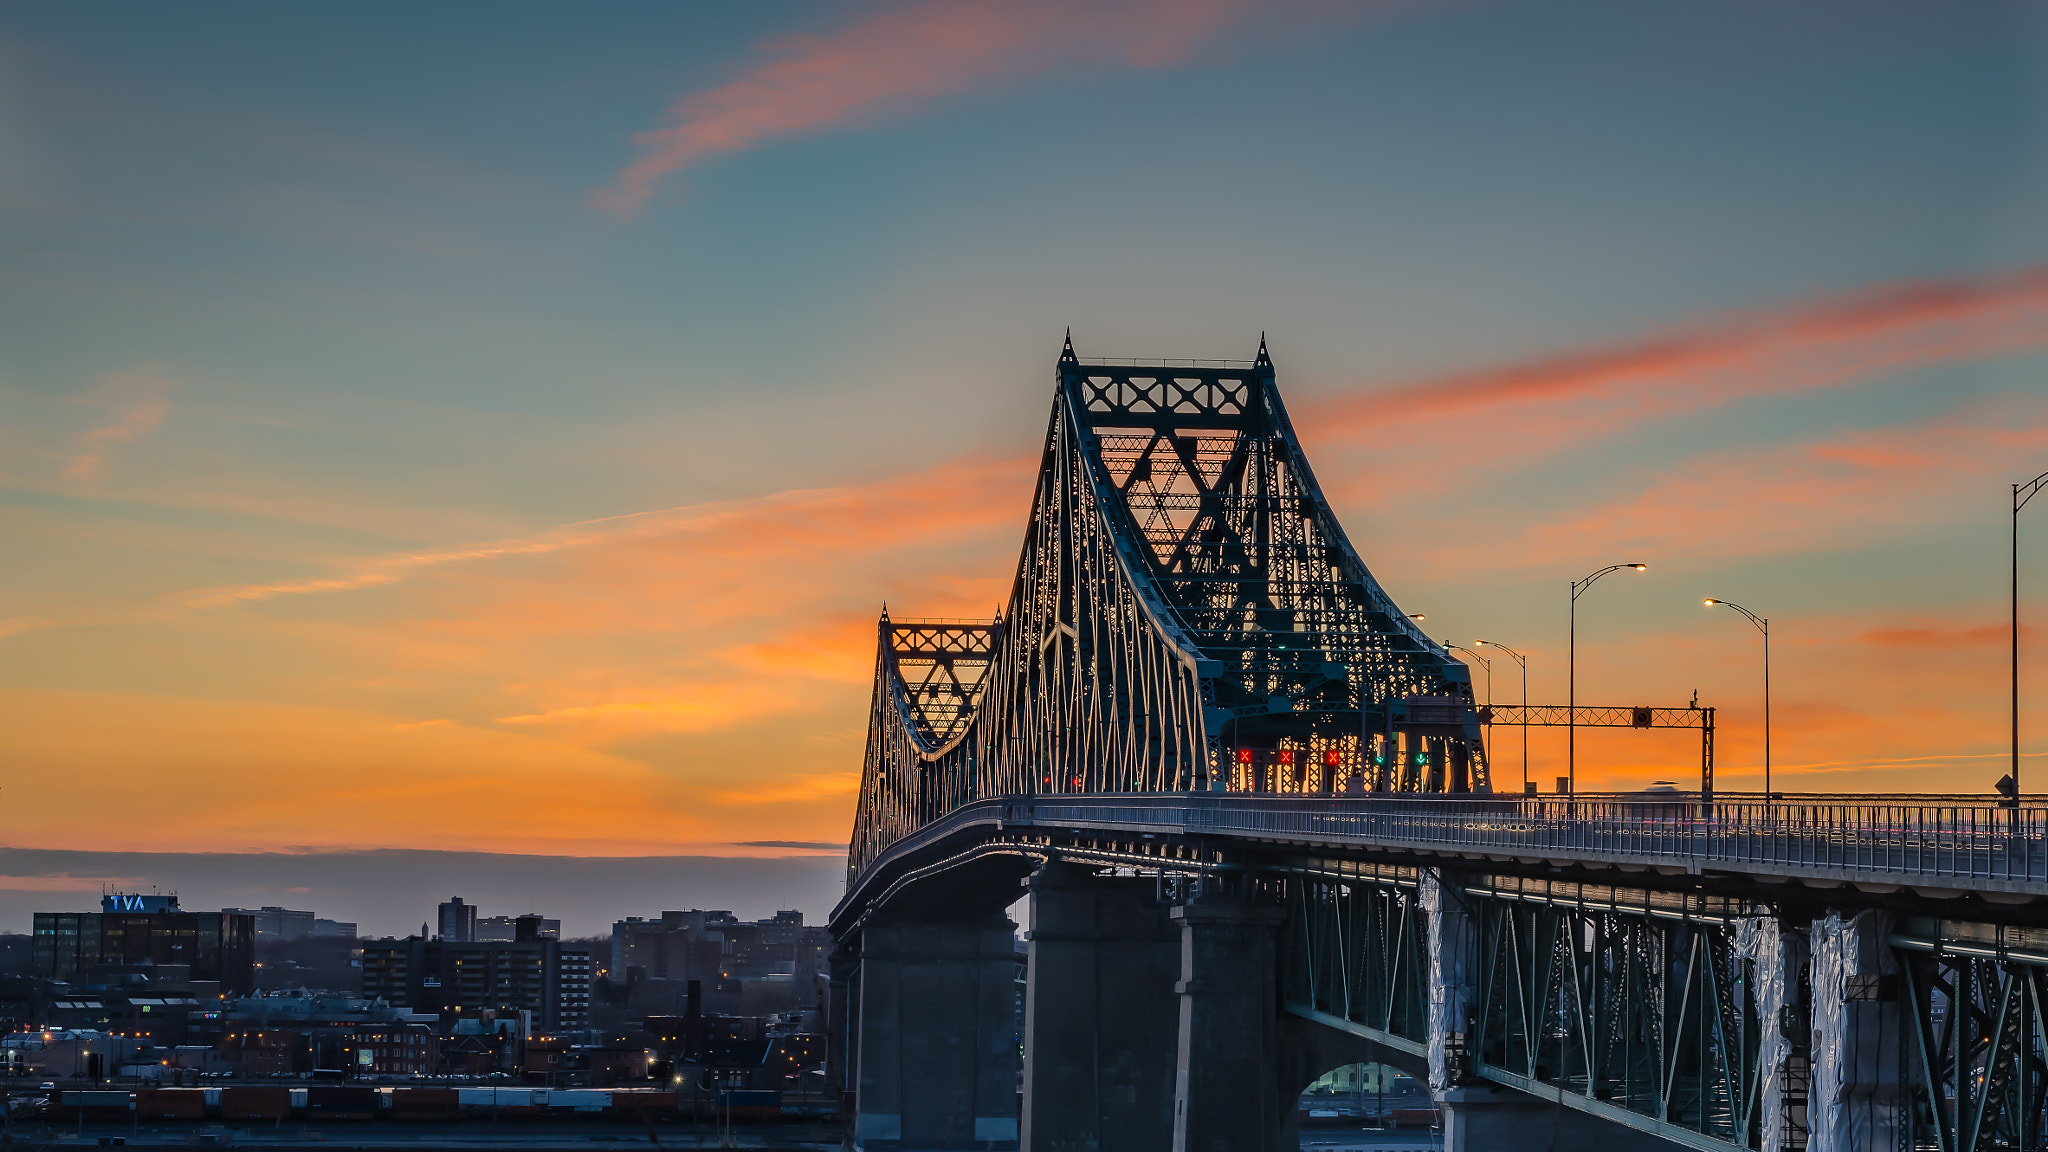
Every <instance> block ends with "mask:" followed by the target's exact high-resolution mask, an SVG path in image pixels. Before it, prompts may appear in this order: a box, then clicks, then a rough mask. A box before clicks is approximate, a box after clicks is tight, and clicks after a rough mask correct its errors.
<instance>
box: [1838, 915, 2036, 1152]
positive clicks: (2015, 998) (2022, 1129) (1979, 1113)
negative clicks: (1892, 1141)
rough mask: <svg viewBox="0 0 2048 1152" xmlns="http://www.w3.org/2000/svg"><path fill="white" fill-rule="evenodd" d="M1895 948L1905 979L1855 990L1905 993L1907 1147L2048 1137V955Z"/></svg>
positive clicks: (1903, 1131) (1964, 1147)
mask: <svg viewBox="0 0 2048 1152" xmlns="http://www.w3.org/2000/svg"><path fill="white" fill-rule="evenodd" d="M1895 942H1898V941H1896V940H1895ZM1908 943H1911V944H1918V943H1919V942H1918V941H1912V942H1908ZM1896 955H1897V957H1898V959H1899V962H1900V968H1901V972H1900V976H1899V980H1898V984H1899V987H1898V988H1897V989H1893V988H1889V987H1885V986H1884V984H1885V983H1889V980H1887V981H1884V982H1878V981H1870V982H1869V986H1868V987H1867V988H1861V989H1852V990H1851V993H1852V996H1853V995H1856V994H1859V993H1862V994H1867V996H1868V998H1869V999H1871V1000H1890V999H1892V997H1893V995H1895V994H1896V995H1897V996H1898V998H1899V1001H1900V1007H1901V1015H1902V1017H1903V1019H1904V1023H1905V1029H1906V1036H1905V1037H1904V1038H1903V1039H1904V1043H1902V1044H1901V1045H1900V1063H1901V1068H1900V1076H1899V1082H1900V1087H1901V1089H1902V1093H1901V1094H1902V1096H1903V1101H1902V1103H1903V1104H1904V1107H1903V1108H1902V1109H1901V1112H1902V1115H1901V1117H1900V1124H1899V1127H1898V1139H1899V1147H1900V1149H1902V1150H1907V1149H1913V1150H1917V1149H1928V1150H1937V1149H1938V1150H1939V1152H1983V1150H1985V1149H1993V1148H1999V1149H2006V1148H2010V1149H2041V1148H2043V1147H2048V1133H2044V1116H2043V1111H2044V1106H2048V1099H2044V1097H2048V1015H2044V1013H2043V1003H2044V997H2048V957H2042V956H2029V957H2024V958H2022V957H2020V956H2016V955H2014V954H2012V953H2007V954H2006V955H2004V956H2000V955H1997V954H1990V955H1968V954H1957V953H1954V952H1933V953H1929V952H1925V951H1921V950H1919V948H1917V947H1909V948H1901V949H1898V950H1897V952H1896Z"/></svg>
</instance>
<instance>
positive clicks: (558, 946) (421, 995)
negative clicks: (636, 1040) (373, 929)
mask: <svg viewBox="0 0 2048 1152" xmlns="http://www.w3.org/2000/svg"><path fill="white" fill-rule="evenodd" d="M517 932H518V934H519V937H520V938H519V939H517V940H509V941H458V940H447V939H440V940H426V939H421V938H420V937H418V936H414V937H410V938H408V939H405V940H382V941H370V942H366V943H365V944H364V945H363V995H364V996H366V997H380V998H382V999H383V1000H384V1001H385V1002H387V1003H390V1004H397V1005H404V1006H405V1007H407V1008H410V1009H411V1010H412V1011H414V1012H439V1013H474V1012H484V1011H525V1012H528V1013H531V1019H532V1020H533V1021H534V1023H535V1024H536V1025H538V1026H539V1027H542V1028H547V1029H551V1030H553V1029H568V1028H582V1027H585V1026H587V1025H588V1023H589V1021H590V978H591V971H590V952H589V950H587V949H583V948H570V947H564V946H563V944H562V942H561V941H559V940H546V939H542V938H541V937H540V917H538V916H522V917H519V923H518V926H517Z"/></svg>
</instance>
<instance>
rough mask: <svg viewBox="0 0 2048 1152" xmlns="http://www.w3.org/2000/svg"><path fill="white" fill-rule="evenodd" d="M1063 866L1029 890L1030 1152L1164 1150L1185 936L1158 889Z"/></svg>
mask: <svg viewBox="0 0 2048 1152" xmlns="http://www.w3.org/2000/svg"><path fill="white" fill-rule="evenodd" d="M1093 872H1094V870H1093V869H1091V868H1081V867H1075V866H1072V865H1067V864H1061V863H1058V862H1055V863H1052V864H1048V865H1046V866H1045V867H1043V868H1041V869H1039V871H1038V873H1037V874H1036V875H1034V876H1033V877H1032V880H1031V928H1030V930H1029V932H1027V933H1026V939H1027V940H1028V941H1029V943H1028V950H1029V954H1030V968H1029V972H1030V976H1029V987H1028V990H1027V992H1026V997H1025V1007H1024V1048H1025V1053H1026V1056H1025V1062H1024V1109H1023V1116H1022V1121H1023V1127H1022V1146H1023V1148H1024V1149H1025V1150H1026V1152H1112V1150H1113V1152H1126V1150H1128V1152H1167V1150H1168V1149H1169V1148H1171V1147H1172V1142H1173V1103H1174V1038H1175V1036H1176V1035H1177V1032H1178V1028H1179V1022H1180V999H1179V997H1177V996H1176V995H1175V994H1174V979H1175V978H1176V977H1177V976H1179V974H1180V964H1181V955H1180V953H1181V928H1180V926H1179V925H1177V924H1175V923H1174V922H1173V921H1172V919H1171V918H1170V917H1169V916H1168V909H1167V908H1166V907H1165V906H1163V905H1161V904H1159V903H1158V902H1157V901H1156V900H1155V899H1154V892H1153V885H1152V883H1151V882H1150V881H1138V880H1116V879H1110V878H1105V877H1097V876H1095V875H1093Z"/></svg>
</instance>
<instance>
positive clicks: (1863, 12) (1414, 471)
mask: <svg viewBox="0 0 2048 1152" xmlns="http://www.w3.org/2000/svg"><path fill="white" fill-rule="evenodd" d="M0 156H4V158H5V162H4V163H0V228H4V243H5V245H6V256H5V259H4V260H0V541H4V543H0V549H4V553H0V554H4V558H5V562H4V563H0V846H4V847H11V848H18V849H88V848H90V849H94V850H102V851H121V852H199V851H206V852H211V851H251V850H262V851H276V850H302V849H356V848H407V849H428V848H432V849H451V850H464V851H484V852H513V853H539V854H566V855H585V856H611V855H617V856H643V855H667V854H684V855H789V854H791V853H792V852H806V851H816V852H819V853H825V852H830V851H832V850H834V849H833V848H832V846H833V845H835V844H836V845H843V844H844V842H845V839H846V836H847V832H848V828H849V824H850V819H851V805H852V792H853V790H854V788H855V784H856V781H857V778H858V774H859V771H860V757H861V749H862V739H863V735H864V730H865V725H866V720H867V701H868V690H869V679H870V675H871V671H872V666H873V659H874V651H873V648H874V619H875V616H876V613H877V612H878V610H879V609H880V607H881V606H882V604H883V603H884V602H885V601H886V602H887V604H888V605H889V608H890V610H891V611H892V613H894V614H896V615H898V616H899V617H902V616H919V615H932V616H953V617H987V616H989V615H990V614H992V613H993V612H994V611H995V609H996V608H997V606H998V604H999V603H1000V602H1001V600H1002V599H1003V598H1004V597H1005V596H1006V595H1007V593H1008V588H1009V582H1010V579H1011V576H1012V574H1013V570H1014V565H1015V563H1016V555H1017V547H1018V543H1019V540H1020V539H1021V533H1022V528H1023V520H1024V516H1025V513H1026V511H1027V506H1028V501H1029V495H1030V484H1031V477H1032V471H1033V469H1034V468H1035V467H1036V453H1037V451H1038V448H1039V444H1040V438H1041V436H1042V434H1043V431H1044V426H1045V419H1046V413H1047V410H1048V407H1049V405H1050V402H1051V397H1052V380H1053V365H1054V360H1055V358H1056V356H1057V354H1058V350H1059V346H1060V340H1061V336H1062V333H1063V331H1064V330H1065V329H1066V328H1067V327H1068V326H1069V325H1071V326H1072V329H1073V336H1074V342H1075V345H1076V347H1077V348H1079V349H1080V351H1081V353H1082V355H1083V357H1084V358H1086V357H1088V356H1092V355H1104V356H1170V357H1248V356H1250V355H1251V353H1252V351H1253V349H1255V348H1256V346H1257V344H1258V341H1259V338H1260V334H1261V333H1262V332H1263V333H1264V334H1265V335H1266V337H1267V339H1268V340H1269V342H1270V345H1271V348H1272V353H1273V357H1274V360H1275V361H1276V364H1277V366H1278V372H1279V381H1280V385H1281V388H1282V391H1283V394H1284V395H1285V396H1286V398H1287V400H1288V402H1289V405H1290V407H1291V408H1292V410H1293V413H1294V415H1295V419H1296V422H1297V425H1298V427H1299V430H1300V432H1301V434H1302V438H1303V439H1304V441H1305V442H1306V444H1307V447H1308V450H1309V453H1310V459H1311V461H1312V462H1313V463H1314V465H1315V466H1316V468H1317V471H1318V473H1319V475H1320V478H1321V479H1322V481H1323V483H1324V486H1325V487H1326V489H1327V490H1328V492H1329V495H1330V496H1331V498H1332V500H1333V502H1334V504H1335V506H1336V509H1337V511H1338V514H1339V516H1340V517H1341V518H1342V520H1343V521H1344V524H1345V526H1346V528H1347V529H1348V531H1349V532H1350V534H1351V538H1352V540H1353V542H1354V543H1355V544H1356V545H1357V547H1358V549H1359V551H1360V553H1361V554H1362V555H1363V556H1364V557H1365V559H1366V562H1367V564H1368V565H1369V566H1371V567H1372V568H1373V570H1374V572H1375V574H1376V575H1377V576H1378V577H1379V579H1380V580H1381V581H1382V583H1384V584H1385V585H1386V586H1387V588H1388V589H1389V591H1390V592H1391V593H1392V594H1393V595H1394V597H1395V598H1396V599H1397V601H1398V602H1399V603H1400V604H1401V605H1402V606H1403V608H1404V609H1405V610H1407V611H1411V612H1424V613H1426V614H1427V617H1428V619H1427V622H1426V625H1425V626H1426V628H1427V629H1428V630H1429V631H1430V633H1431V634H1432V635H1434V636H1436V637H1438V638H1440V639H1443V640H1447V641H1453V642H1456V643H1460V644H1465V645H1470V644H1471V642H1472V640H1473V639H1474V638H1475V637H1480V636H1484V637H1487V638H1489V639H1498V640H1502V641H1505V642H1507V643H1509V644H1513V645H1517V646H1518V647H1521V648H1522V649H1523V650H1525V651H1526V652H1528V653H1529V654H1530V670H1529V681H1530V682H1529V691H1530V695H1531V696H1532V698H1535V699H1536V700H1537V701H1539V702H1553V701H1554V702H1561V701H1562V700H1563V698H1564V695H1565V639H1566V608H1567V585H1568V582H1569V581H1570V580H1571V579H1572V578H1574V577H1577V576H1581V575H1584V574H1585V573H1586V572H1588V571H1591V570H1593V569H1596V568H1599V567H1601V566H1603V565H1606V564H1609V563H1614V562H1619V561H1641V562H1643V563H1646V564H1648V565H1649V571H1648V572H1646V573H1643V574H1640V575H1638V574H1633V573H1622V574H1618V575H1616V576H1613V577H1610V578H1608V579H1607V580H1605V581H1603V582H1602V583H1601V584H1600V585H1599V586H1598V587H1597V588H1595V589H1594V590H1592V591H1591V592H1590V593H1588V596H1587V598H1586V599H1584V600H1582V601H1581V602H1580V613H1579V615H1580V621H1579V632H1580V635H1579V676H1578V680H1579V687H1578V695H1579V699H1580V700H1581V701H1582V702H1592V703H1613V704H1659V705H1678V704H1683V703H1685V702H1686V701H1687V700H1688V699H1690V697H1691V695H1692V693H1693V692H1694V691H1695V690H1697V691H1698V693H1699V699H1700V701H1701V702H1702V703H1704V704H1712V705H1715V706H1717V707H1718V708H1719V709H1720V713H1719V714H1720V717H1721V723H1722V732H1721V746H1720V775H1719V778H1720V781H1721V783H1722V784H1723V786H1725V787H1735V788H1744V787H1755V786H1757V785H1758V784H1759V783H1760V780H1761V777H1760V765H1761V759H1762V749H1761V712H1762V693H1761V666H1760V664H1761V653H1760V650H1759V645H1758V637H1757V636H1756V634H1755V632H1754V631H1753V630H1752V629H1751V628H1750V627H1749V625H1748V624H1747V623H1745V622H1744V621H1743V620H1742V619H1741V618H1740V617H1738V616H1736V615H1735V614H1733V613H1731V612H1728V611H1727V610H1725V609H1707V608H1704V607H1702V606H1701V603H1700V601H1701V598H1702V597H1706V596H1714V597H1721V598H1725V599H1729V600H1733V601H1736V602H1738V603H1741V604H1743V605H1745V606H1747V607H1749V608H1750V609H1752V610H1754V611H1756V612H1757V613H1759V614H1760V615H1764V616H1768V617H1769V618H1770V619H1771V622H1772V642H1773V648H1772V655H1773V659H1774V663H1773V667H1772V683H1773V689H1774V695H1773V708H1774V720H1775V730H1774V750H1773V751H1774V759H1775V762H1776V772H1777V783H1778V785H1779V786H1780V787H1781V788H1786V789H1790V790H1797V791H1823V790H1847V791H1971V792H1985V791H1988V790H1989V788H1990V786H1991V783H1992V781H1993V780H1995V779H1996V778H1997V777H1998V775H1999V774H2000V773H2001V772H2002V771H2003V770H2004V763H2003V757H2004V755H2005V749H2006V691H2007V689H2006V675H2007V663H2006V659H2007V652H2006V643H2007V631H2006V625H2005V619H2006V610H2007V608H2006V594H2007V579H2008V570H2007V564H2008V556H2007V547H2008V544H2007V535H2006V533H2007V524H2008V520H2007V498H2008V485H2010V484H2011V483H2013V482H2014V481H2023V480H2026V479H2030V478H2031V477H2033V476H2034V475H2035V474H2037V473H2039V472H2041V471H2042V470H2044V469H2048V8H2043V7H2042V6H2040V5H2038V4H2031V5H2029V4H1998V3H1984V4H1972V5H1929V4H1906V3H1871V2H1865V0H1858V2H1856V3H1802V4H1798V5H1784V4H1780V3H1775V2H1772V3H1711V4H1709V3H1662V4H1642V3H1633V2H1630V3H1624V2H1619V0H1617V2H1613V3H1566V4H1555V3H1546V4H1537V3H1533V2H1530V3H1519V2H1501V3H1490V2H1486V0H1473V2H1469V3H1455V4H1452V3H1430V2H1427V0H1412V2H1393V0H1389V2H1383V3H1344V2H1335V0H1333V2H1328V3H1323V2H1301V3H1260V4H1253V3H1249V2H1245V0H1037V2H1034V3H1029V4H1024V3H1016V4H1010V3H995V2H990V0H910V2H900V3H882V4H873V5H857V4H812V3H776V4H747V5H739V4H734V5H719V6H706V5H676V4H630V3H614V4H607V5H601V6H595V7H592V6H562V5H516V4H504V3H491V4H470V5H464V4H453V3H449V4H436V5H426V6H422V5H416V4H388V5H378V4H351V5H328V6H313V5H275V4H243V5H237V4H229V3H214V4H207V5H200V6H172V5H156V6H127V7H123V8H120V9H119V10H118V14H117V15H116V12H115V10H113V9H110V8H107V7H104V6H98V5H92V4H58V3H27V4H11V5H9V6H7V7H6V9H5V10H4V11H0ZM2027 515H2028V516H2029V517H2030V518H2031V519H2030V520H2027V521H2023V525H2022V527H2023V533H2022V556H2021V559H2022V564H2023V593H2024V597H2023V599H2024V603H2023V612H2025V613H2026V614H2028V615H2029V616H2031V619H2032V625H2033V628H2032V630H2029V631H2027V632H2025V633H2024V634H2023V635H2024V637H2026V638H2027V643H2028V645H2029V648H2028V656H2027V659H2026V661H2025V667H2024V670H2023V671H2024V675H2025V677H2026V683H2027V700H2028V705H2027V708H2026V710H2025V713H2024V716H2023V725H2024V730H2025V732H2026V733H2027V740H2028V745H2029V747H2030V749H2031V751H2030V753H2029V759H2028V760H2027V764H2028V765H2029V768H2028V771H2030V772H2031V773H2032V776H2031V778H2030V785H2033V786H2035V787H2030V789H2029V790H2030V791H2031V790H2035V788H2036V787H2038V788H2039V789H2040V790H2048V642H2043V641H2044V638H2043V635H2042V630H2043V629H2044V628H2048V500H2044V501H2043V502H2042V503H2040V504H2038V505H2036V507H2035V508H2033V509H2030V510H2029V512H2028V514H2027ZM1477 679H1478V680H1479V683H1480V685H1481V690H1482V692H1483V691H1484V690H1485V688H1484V685H1485V677H1484V675H1483V674H1482V675H1480V676H1478V677H1477ZM1492 680H1493V685H1492V692H1493V695H1494V697H1495V698H1496V699H1498V700H1501V701H1509V702H1511V701H1513V700H1515V699H1517V697H1518V694H1519V691H1520V687H1519V681H1518V679H1517V677H1516V673H1515V672H1514V670H1513V667H1512V665H1511V664H1510V663H1508V662H1506V661H1505V660H1503V661H1499V662H1497V663H1496V664H1495V666H1494V669H1493V676H1492ZM1695 741H1696V737H1693V736H1689V735H1686V734H1659V735H1644V734H1638V733H1630V732H1613V733H1597V734H1589V735H1588V736H1586V738H1584V739H1582V740H1581V741H1580V748H1579V754H1580V776H1581V785H1580V786H1581V787H1582V788H1603V787H1640V786H1641V785H1643V784H1645V783H1647V782H1649V781H1651V780H1654V779H1674V780H1677V781H1679V782H1681V783H1684V782H1685V781H1686V780H1687V779H1688V777H1689V775H1691V774H1696V772H1697V746H1696V743H1695ZM1494 759H1495V764H1496V774H1497V776H1498V777H1503V778H1514V779H1518V774H1519V768H1520V761H1519V746H1518V745H1516V744H1513V743H1512V742H1511V741H1509V740H1501V741H1499V742H1498V743H1497V746H1496V748H1495V751H1494ZM1561 771H1562V741H1561V740H1552V739H1547V738H1544V737H1542V736H1539V737H1538V739H1537V741H1536V742H1535V743H1534V744H1533V745H1532V775H1534V776H1536V777H1538V778H1540V779H1542V780H1544V781H1546V782H1547V781H1548V780H1549V779H1550V777H1552V776H1553V775H1556V774H1558V773H1559V772H1561ZM1546 786H1547V785H1546ZM806 845H816V846H818V847H816V848H815V849H813V848H807V847H805V846H806ZM7 883H8V881H7V878H6V877H4V876H0V888H5V887H7ZM81 883H82V882H81ZM52 885H56V886H57V887H61V884H59V883H58V882H55V881H50V882H45V883H44V884H43V887H42V888H41V889H38V891H47V890H52ZM749 911H751V910H749ZM323 914H325V913H324V912H323ZM762 914H765V910H764V911H763V913H762Z"/></svg>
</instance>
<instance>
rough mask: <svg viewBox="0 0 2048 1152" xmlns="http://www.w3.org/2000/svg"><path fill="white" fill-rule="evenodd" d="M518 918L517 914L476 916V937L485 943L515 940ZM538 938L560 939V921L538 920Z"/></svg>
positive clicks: (517, 937) (517, 935) (544, 918)
mask: <svg viewBox="0 0 2048 1152" xmlns="http://www.w3.org/2000/svg"><path fill="white" fill-rule="evenodd" d="M519 919H520V918H519V917H517V916H479V917H477V918H476V939H477V940H479V941H482V942H486V943H488V942H492V941H503V940H517V939H519V933H518V927H519ZM540 938H541V939H543V940H560V939H561V938H562V922H561V921H560V920H550V919H547V918H546V917H542V918H541V922H540Z"/></svg>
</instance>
